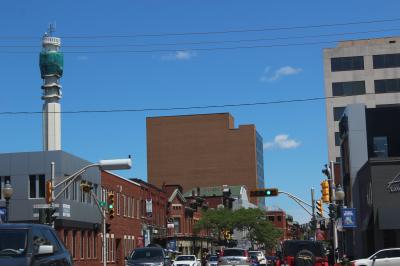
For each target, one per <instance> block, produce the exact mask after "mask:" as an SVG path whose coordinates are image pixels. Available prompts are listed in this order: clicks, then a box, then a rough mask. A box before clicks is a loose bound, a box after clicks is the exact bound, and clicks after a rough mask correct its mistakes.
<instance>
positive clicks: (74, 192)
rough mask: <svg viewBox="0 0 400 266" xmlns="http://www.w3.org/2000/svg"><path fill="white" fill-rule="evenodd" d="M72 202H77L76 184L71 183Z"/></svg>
mask: <svg viewBox="0 0 400 266" xmlns="http://www.w3.org/2000/svg"><path fill="white" fill-rule="evenodd" d="M72 200H75V201H77V200H78V182H76V181H74V183H72Z"/></svg>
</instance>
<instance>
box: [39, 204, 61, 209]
mask: <svg viewBox="0 0 400 266" xmlns="http://www.w3.org/2000/svg"><path fill="white" fill-rule="evenodd" d="M51 207H52V206H51V204H33V208H34V209H48V208H51ZM53 207H55V208H58V207H60V204H58V203H55V204H53Z"/></svg>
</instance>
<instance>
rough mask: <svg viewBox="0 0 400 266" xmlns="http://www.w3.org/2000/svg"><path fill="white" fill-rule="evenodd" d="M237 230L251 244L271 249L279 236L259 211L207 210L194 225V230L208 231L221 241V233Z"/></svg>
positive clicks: (279, 232) (263, 213)
mask: <svg viewBox="0 0 400 266" xmlns="http://www.w3.org/2000/svg"><path fill="white" fill-rule="evenodd" d="M233 229H237V230H240V231H244V232H246V233H247V239H248V240H250V241H251V242H252V243H253V244H258V245H262V246H264V247H265V248H266V249H270V248H273V247H274V246H275V245H276V244H277V241H278V239H279V238H280V236H281V235H282V232H281V230H279V229H277V228H276V227H275V226H274V225H273V224H272V223H271V222H269V221H267V220H266V219H265V212H264V211H262V210H261V209H243V208H242V209H238V210H236V211H230V210H227V209H217V210H213V209H210V210H207V211H204V212H203V216H202V218H201V219H200V220H199V222H198V223H197V224H196V225H195V230H196V231H197V232H198V231H200V230H208V231H210V232H212V233H213V234H214V236H216V237H217V238H218V241H221V239H222V237H221V235H222V232H223V231H226V230H233Z"/></svg>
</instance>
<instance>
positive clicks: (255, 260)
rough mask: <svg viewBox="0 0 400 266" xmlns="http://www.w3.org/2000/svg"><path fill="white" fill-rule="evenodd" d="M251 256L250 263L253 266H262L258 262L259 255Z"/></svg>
mask: <svg viewBox="0 0 400 266" xmlns="http://www.w3.org/2000/svg"><path fill="white" fill-rule="evenodd" d="M249 256H250V262H251V265H252V266H260V262H259V260H258V257H257V255H255V254H250V255H249Z"/></svg>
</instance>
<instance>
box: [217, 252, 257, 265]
mask: <svg viewBox="0 0 400 266" xmlns="http://www.w3.org/2000/svg"><path fill="white" fill-rule="evenodd" d="M250 265H251V261H250V257H249V253H248V252H247V250H246V249H242V248H226V249H224V250H223V251H222V252H221V254H220V257H219V259H218V266H250Z"/></svg>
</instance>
